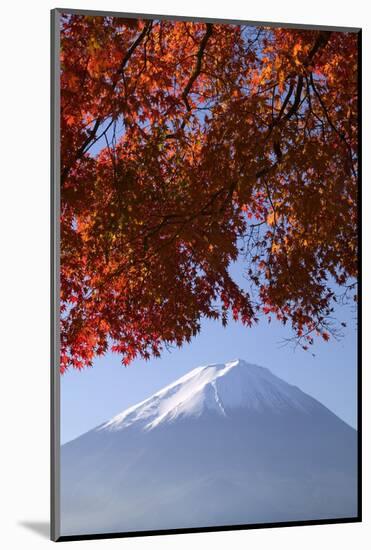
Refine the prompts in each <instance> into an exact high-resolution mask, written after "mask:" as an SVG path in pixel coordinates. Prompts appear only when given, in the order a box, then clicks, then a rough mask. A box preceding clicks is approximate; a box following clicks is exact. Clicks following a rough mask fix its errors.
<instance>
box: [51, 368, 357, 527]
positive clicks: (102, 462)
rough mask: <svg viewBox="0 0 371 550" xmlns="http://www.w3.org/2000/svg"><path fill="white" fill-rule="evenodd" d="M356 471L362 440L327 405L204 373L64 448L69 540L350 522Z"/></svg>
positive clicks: (273, 386)
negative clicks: (305, 522) (316, 521)
mask: <svg viewBox="0 0 371 550" xmlns="http://www.w3.org/2000/svg"><path fill="white" fill-rule="evenodd" d="M356 471H357V437H356V431H355V430H353V429H352V428H350V427H349V426H348V425H347V424H345V423H344V422H343V421H342V420H340V419H339V418H338V417H337V416H336V415H334V414H333V413H332V412H331V411H329V410H328V409H327V408H326V407H324V406H323V405H322V404H321V403H319V402H318V401H316V400H315V399H313V398H311V397H309V396H308V395H307V394H305V393H304V392H302V391H301V390H300V389H299V388H297V387H296V386H292V385H290V384H288V383H286V382H284V381H283V380H281V379H280V378H278V377H276V376H275V375H273V374H272V373H271V372H270V371H269V370H268V369H265V368H262V367H259V366H256V365H251V364H249V363H246V362H245V361H243V360H235V361H231V362H228V363H225V364H213V365H207V366H203V367H198V368H196V369H194V370H192V371H190V372H189V373H188V374H186V375H185V376H183V377H182V378H179V379H178V380H176V381H175V382H174V383H172V384H170V385H168V386H166V387H165V388H163V389H162V390H160V391H158V392H156V393H155V394H154V395H152V396H151V397H149V398H148V399H146V400H145V401H142V402H141V403H138V404H137V405H135V406H133V407H130V408H128V409H126V410H125V411H123V412H122V413H120V414H118V415H117V416H115V417H114V418H112V419H111V420H109V421H108V422H105V423H104V424H102V425H100V426H98V427H97V428H95V429H93V430H91V431H89V432H87V433H86V434H84V435H82V436H81V437H79V438H77V439H75V440H73V441H71V442H69V443H67V444H65V445H63V446H62V448H61V517H62V522H61V527H62V534H66V535H68V534H84V533H100V532H114V531H139V530H140V531H142V530H156V529H174V528H186V527H206V526H210V525H228V524H241V523H244V524H245V523H260V522H270V523H272V522H273V523H274V522H277V521H297V520H305V519H329V518H339V517H354V516H355V515H356V514H357V475H356Z"/></svg>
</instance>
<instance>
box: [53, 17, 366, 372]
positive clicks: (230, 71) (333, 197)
mask: <svg viewBox="0 0 371 550" xmlns="http://www.w3.org/2000/svg"><path fill="white" fill-rule="evenodd" d="M60 59H61V74H60V82H61V226H60V227H61V267H60V274H61V360H60V369H61V371H62V372H64V371H65V370H66V369H67V368H68V367H75V368H78V369H80V368H82V367H84V366H87V365H91V364H92V361H93V359H94V357H95V356H96V355H101V354H104V353H105V352H106V351H107V350H108V349H111V350H112V351H114V352H117V353H119V354H121V356H122V360H123V363H124V364H129V363H130V362H131V361H132V360H133V359H134V358H135V357H137V356H140V357H143V358H146V359H148V358H149V357H150V356H151V355H155V356H157V355H159V354H160V352H161V349H162V348H163V346H167V345H170V344H176V345H179V346H180V345H182V343H183V342H185V341H190V339H191V338H192V337H193V336H194V335H195V334H197V332H198V331H199V330H200V320H201V319H202V317H207V318H211V319H220V320H221V322H222V323H223V324H226V323H227V322H228V319H229V316H231V317H232V318H233V319H235V320H240V321H241V322H242V323H244V324H245V325H247V326H251V325H252V324H253V323H255V322H257V321H258V317H259V315H261V314H267V315H269V316H275V317H276V318H277V319H279V320H280V321H282V322H283V323H291V325H292V328H293V330H294V334H295V335H296V338H297V339H298V341H299V342H300V343H301V345H302V346H303V347H304V348H306V347H307V346H308V344H311V343H312V342H313V336H314V335H315V334H317V335H320V336H322V337H323V338H324V339H328V338H329V333H330V332H331V325H330V317H331V313H332V310H333V306H334V300H336V299H337V296H336V293H335V290H334V285H336V286H338V287H339V288H342V289H343V294H344V295H346V296H350V297H352V298H353V297H354V299H355V296H356V284H355V278H356V276H357V101H358V99H357V35H356V34H355V33H350V32H349V33H345V32H341V33H340V32H328V31H318V30H313V31H310V30H295V29H282V28H267V27H252V26H248V25H234V24H216V23H215V24H211V23H203V22H199V23H194V22H189V21H166V20H136V19H124V18H116V17H101V16H100V17H93V16H82V15H65V16H63V17H62V21H61V54H60ZM240 257H242V258H244V264H245V275H246V277H247V278H248V281H249V282H250V287H251V288H249V290H248V291H247V290H246V289H242V288H241V287H240V286H239V285H237V284H236V282H235V281H234V280H233V278H232V277H231V275H230V270H229V268H230V266H231V264H232V263H233V262H234V261H236V260H237V258H240Z"/></svg>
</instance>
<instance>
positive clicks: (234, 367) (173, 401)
mask: <svg viewBox="0 0 371 550" xmlns="http://www.w3.org/2000/svg"><path fill="white" fill-rule="evenodd" d="M312 401H313V402H314V403H315V401H314V400H311V399H310V398H308V396H306V395H305V394H304V393H303V392H301V391H300V390H299V389H298V388H297V387H295V386H291V385H290V384H288V383H286V382H284V381H283V380H281V379H280V378H278V377H276V376H274V375H273V374H272V373H271V372H270V371H269V370H268V369H266V368H263V367H259V366H257V365H253V364H250V363H247V362H246V361H244V360H243V359H236V360H233V361H229V362H227V363H216V364H211V365H206V366H201V367H197V368H195V369H193V370H192V371H190V372H189V373H187V374H186V375H184V376H182V377H181V378H179V379H178V380H176V381H175V382H173V383H172V384H169V385H168V386H166V387H165V388H163V389H161V390H160V391H158V392H156V393H155V394H153V395H152V396H151V397H149V398H148V399H146V400H145V401H142V402H141V403H138V404H137V405H134V406H133V407H130V408H128V409H126V410H124V411H123V412H122V413H120V414H118V415H117V416H115V417H113V418H112V419H111V420H109V421H108V422H106V423H105V424H103V425H101V426H100V427H99V428H98V429H99V430H120V429H123V428H127V427H129V426H132V425H133V424H135V425H136V426H138V427H140V428H141V429H145V430H152V429H154V428H156V427H157V426H159V425H161V424H163V423H164V422H173V421H175V420H176V419H178V418H184V417H189V416H200V415H201V414H203V413H204V412H206V411H213V412H215V413H217V414H219V415H221V416H224V417H225V416H228V415H230V414H233V411H234V410H236V409H240V408H246V409H251V410H255V411H263V410H267V409H271V410H272V409H274V410H275V411H277V412H279V411H282V410H286V409H288V408H295V409H301V410H302V411H305V410H306V408H307V407H310V406H311V407H313V403H312Z"/></svg>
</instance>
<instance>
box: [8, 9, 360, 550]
mask: <svg viewBox="0 0 371 550" xmlns="http://www.w3.org/2000/svg"><path fill="white" fill-rule="evenodd" d="M367 5H368V3H367V2H366V1H361V0H346V1H343V0H328V1H325V0H318V1H317V0H310V1H308V2H303V1H298V0H296V1H291V2H290V1H283V0H269V1H268V0H264V1H260V2H246V0H245V1H237V0H228V1H225V2H220V3H217V2H216V1H215V0H203V1H202V2H201V1H200V0H188V1H187V2H180V1H178V2H177V1H174V0H173V1H170V0H169V1H162V0H156V1H155V2H150V1H144V0H142V1H141V0H136V2H135V3H134V2H132V3H131V2H124V1H118V0H115V1H114V0H109V1H106V2H103V1H102V0H101V1H95V0H85V1H78V0H74V1H72V0H71V1H70V2H69V3H68V4H62V5H59V6H58V5H57V6H56V4H55V3H54V2H50V1H48V0H38V1H36V2H32V1H31V2H30V1H26V0H22V1H20V0H18V1H17V2H10V1H9V0H8V1H7V2H6V3H5V5H2V7H1V16H2V17H1V31H0V39H1V49H0V52H1V57H2V61H1V65H0V75H1V85H0V94H1V104H0V105H1V118H0V124H1V131H0V139H1V154H2V161H1V182H0V193H1V199H0V236H1V267H0V278H1V280H0V293H1V299H0V305H1V310H0V342H1V360H0V362H1V373H2V377H1V379H0V388H1V396H0V407H1V411H0V414H1V415H0V419H1V425H0V430H1V431H0V437H1V439H0V441H1V443H2V445H1V452H0V463H1V464H0V506H1V511H0V512H1V513H0V544H1V545H2V546H3V547H4V548H6V549H7V550H8V549H12V548H27V549H33V548H38V549H39V548H44V547H46V546H47V545H49V546H51V545H52V544H54V543H52V542H50V541H49V540H48V525H47V523H48V518H49V182H50V180H49V104H50V99H49V10H50V9H51V8H54V7H67V8H85V9H105V10H116V11H133V12H144V13H145V12H147V13H163V14H174V15H191V16H206V17H220V18H233V19H248V20H258V21H259V20H260V21H279V22H292V23H306V24H311V23H312V24H323V25H338V26H343V25H344V26H356V27H359V26H362V27H363V29H364V36H363V56H364V63H363V65H364V91H363V98H364V101H363V103H364V112H363V120H364V150H365V151H366V153H365V154H364V164H363V166H364V178H363V179H364V182H365V185H364V194H363V209H364V213H365V214H364V270H363V280H364V299H363V308H364V311H365V312H368V311H370V298H369V281H370V256H369V253H368V252H367V248H370V244H369V236H370V225H369V215H368V216H367V213H368V209H369V207H370V188H369V184H368V176H369V175H370V162H369V157H370V151H369V149H370V140H369V137H370V122H371V113H370V70H369V69H370V67H371V60H370V53H369V52H370V50H371V43H370V42H371V40H370V36H371V34H370V23H371V18H370V16H369V15H368V14H367ZM367 69H368V70H367ZM367 153H368V154H367ZM366 182H367V183H366ZM368 331H369V315H368V314H365V315H364V326H363V333H364V341H365V346H364V348H365V354H364V358H363V374H364V380H363V392H364V399H363V405H364V431H363V443H364V459H363V460H364V523H363V524H353V525H352V524H349V525H334V526H316V527H296V528H280V529H264V530H256V531H241V532H235V533H212V534H197V535H196V534H192V535H181V536H180V535H178V536H166V537H146V538H137V539H125V540H122V539H121V540H120V539H117V540H110V541H84V542H72V543H69V547H70V548H75V547H76V548H77V547H78V548H81V549H82V548H87V547H89V548H97V547H103V545H104V547H106V546H107V547H111V548H117V547H118V546H121V547H122V546H123V545H125V548H127V549H129V550H134V549H135V550H142V549H149V548H150V549H151V550H157V549H160V548H161V550H166V549H167V548H169V549H170V548H173V547H174V545H175V546H176V548H179V549H180V550H182V549H186V548H189V546H190V545H191V546H192V548H194V549H197V548H205V547H206V548H207V547H213V548H215V547H220V548H224V547H225V546H233V547H234V548H236V549H237V550H238V549H242V548H246V547H247V546H249V547H251V548H255V547H259V548H262V549H265V548H273V547H274V548H275V550H280V549H285V550H287V549H294V548H297V547H300V548H301V549H306V548H311V549H312V548H313V547H317V548H319V549H322V548H328V547H331V548H339V549H342V548H344V549H345V548H347V549H348V548H349V547H354V548H359V549H363V548H367V547H369V546H368V545H367V542H366V541H367V536H368V537H369V539H371V528H370V516H371V507H370V463H371V461H370V426H369V423H368V420H369V418H370V403H371V399H370V397H369V390H370V378H371V375H370V351H369V350H370V348H369V345H368V341H369V332H368ZM91 407H94V403H91ZM368 544H369V543H368Z"/></svg>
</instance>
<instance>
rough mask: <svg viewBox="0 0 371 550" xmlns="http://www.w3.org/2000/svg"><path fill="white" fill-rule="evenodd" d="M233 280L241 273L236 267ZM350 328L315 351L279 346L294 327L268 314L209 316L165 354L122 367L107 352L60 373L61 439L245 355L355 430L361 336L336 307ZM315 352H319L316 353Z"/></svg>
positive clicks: (350, 314) (349, 315)
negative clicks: (192, 374)
mask: <svg viewBox="0 0 371 550" xmlns="http://www.w3.org/2000/svg"><path fill="white" fill-rule="evenodd" d="M234 271H235V273H234V274H235V278H236V279H238V278H239V277H238V276H236V275H238V273H241V265H240V264H239V262H238V263H237V264H236V265H235V268H234ZM335 314H336V317H337V318H338V319H339V320H340V321H345V322H346V324H347V327H346V328H345V329H344V336H343V338H342V339H341V340H340V341H336V340H334V339H331V340H330V341H329V342H324V341H322V340H319V339H318V340H317V341H316V342H315V345H314V346H313V347H312V348H311V350H310V352H305V351H303V350H301V349H300V348H298V347H297V348H296V349H294V348H293V347H292V346H291V345H284V346H283V345H282V340H283V339H284V338H285V337H289V336H292V333H291V332H290V329H289V328H285V327H283V326H282V325H281V324H279V323H277V322H274V321H272V323H271V324H268V322H267V321H266V320H265V319H263V320H261V322H260V323H259V324H258V325H257V326H256V327H253V328H246V327H244V326H242V325H241V324H240V323H236V322H233V321H231V322H230V324H229V325H228V326H227V327H226V328H223V326H222V325H221V323H220V322H217V321H210V320H204V321H203V322H202V326H201V332H200V334H199V335H198V336H196V337H195V338H194V339H193V340H192V342H191V343H190V344H186V345H184V346H182V348H181V349H178V348H175V349H174V350H172V351H171V352H168V351H164V352H163V354H162V356H161V358H160V359H153V360H150V361H148V362H146V361H142V360H136V361H134V362H133V363H132V364H131V365H130V366H129V367H123V366H122V365H121V361H120V357H119V356H118V355H116V354H107V355H106V356H105V357H103V358H99V359H97V360H96V361H95V363H94V366H93V367H92V368H89V369H85V370H83V371H81V372H78V371H69V372H67V373H66V374H65V375H63V376H62V377H61V442H62V443H65V442H66V441H69V440H70V439H73V438H75V437H77V436H78V435H80V434H82V433H84V432H86V431H87V430H89V429H91V428H93V427H95V426H97V425H98V424H100V423H101V422H104V421H105V420H107V419H109V418H111V417H112V416H113V415H115V414H117V413H119V412H121V411H122V410H124V409H126V408H127V407H129V406H130V405H133V404H135V403H137V402H139V401H141V400H143V399H145V398H147V397H149V396H150V395H151V394H152V393H154V392H156V391H157V390H159V389H161V388H162V387H163V386H165V385H166V384H168V383H170V382H172V381H174V380H175V379H177V378H179V377H180V376H182V375H183V374H185V373H186V372H188V371H190V370H191V369H193V368H195V367H197V366H199V365H204V364H208V363H220V362H225V361H228V360H231V359H236V358H242V359H245V360H246V361H248V362H250V363H255V364H258V365H261V366H264V367H267V368H269V369H270V370H271V371H272V372H273V373H274V374H276V375H277V376H279V377H281V378H282V379H284V380H286V381H287V382H289V383H290V384H295V385H297V386H298V387H299V388H301V389H302V390H303V391H305V392H306V393H308V394H310V395H311V396H313V397H315V398H316V399H318V400H319V401H320V402H321V403H323V404H324V405H326V406H327V407H328V408H329V409H330V410H332V411H333V412H334V413H335V414H337V415H338V416H339V417H340V418H342V419H343V420H345V421H346V422H347V423H348V424H350V425H351V426H353V427H356V422H357V420H356V418H357V417H356V414H357V333H356V321H355V312H354V308H352V307H350V306H342V307H339V308H338V310H337V311H336V312H335ZM312 352H313V353H314V354H315V357H313V356H312Z"/></svg>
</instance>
